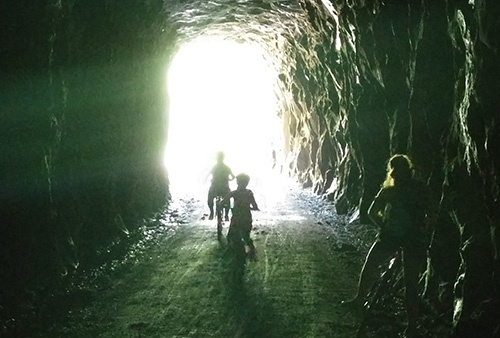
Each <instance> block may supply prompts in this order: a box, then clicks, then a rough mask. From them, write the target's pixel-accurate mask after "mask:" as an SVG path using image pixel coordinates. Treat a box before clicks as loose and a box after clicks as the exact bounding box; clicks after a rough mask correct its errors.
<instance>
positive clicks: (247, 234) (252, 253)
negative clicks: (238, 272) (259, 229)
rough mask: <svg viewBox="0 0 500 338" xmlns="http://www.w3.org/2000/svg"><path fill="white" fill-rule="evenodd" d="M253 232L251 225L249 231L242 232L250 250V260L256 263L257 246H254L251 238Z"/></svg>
mask: <svg viewBox="0 0 500 338" xmlns="http://www.w3.org/2000/svg"><path fill="white" fill-rule="evenodd" d="M251 230H252V226H251V225H250V227H248V228H247V229H245V230H243V231H242V235H243V241H244V242H245V244H246V245H247V246H248V248H249V252H248V256H249V257H250V259H251V260H252V261H256V260H257V256H256V253H255V245H254V244H253V240H252V238H251V237H250V233H251Z"/></svg>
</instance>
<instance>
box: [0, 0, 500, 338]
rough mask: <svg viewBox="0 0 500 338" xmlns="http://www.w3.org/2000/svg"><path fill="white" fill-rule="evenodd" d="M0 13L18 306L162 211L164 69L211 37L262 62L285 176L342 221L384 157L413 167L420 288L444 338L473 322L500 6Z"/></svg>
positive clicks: (484, 265) (487, 191)
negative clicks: (251, 51)
mask: <svg viewBox="0 0 500 338" xmlns="http://www.w3.org/2000/svg"><path fill="white" fill-rule="evenodd" d="M0 6H1V8H0V9H1V11H2V12H3V13H9V14H10V15H9V16H8V17H7V18H5V19H2V20H1V23H0V25H1V27H0V28H1V31H2V32H3V33H2V35H1V41H0V46H1V47H0V48H2V50H1V51H2V53H0V55H1V56H0V64H1V70H2V79H1V80H0V85H1V88H2V90H1V94H0V95H1V96H0V98H1V107H0V109H1V125H0V135H1V136H0V137H1V139H2V142H1V148H0V153H1V156H0V158H1V159H2V160H1V161H2V163H1V168H0V170H1V173H2V175H1V177H2V181H1V184H0V192H1V198H2V199H1V204H2V205H1V217H2V226H1V231H2V236H0V238H1V239H0V241H1V242H0V250H1V251H0V252H1V257H2V262H1V264H2V265H1V267H2V271H6V273H5V274H4V277H5V278H4V281H5V283H7V284H6V285H9V283H11V282H12V281H16V282H17V283H16V285H18V286H19V290H16V292H14V294H20V293H22V290H25V289H30V290H31V289H32V284H33V281H34V280H35V281H36V283H35V284H36V285H42V286H43V287H42V288H45V287H49V286H50V285H51V284H53V283H54V282H53V281H54V280H55V279H57V278H56V277H57V276H60V275H61V274H66V273H67V272H68V271H69V272H72V271H75V270H78V266H79V265H80V264H85V265H87V264H89V265H90V264H91V263H92V260H93V259H94V258H93V256H94V253H95V252H96V251H97V252H105V251H106V250H108V249H107V248H108V247H110V246H112V244H113V243H116V241H119V240H120V238H122V239H123V237H124V236H122V235H120V234H123V233H126V232H133V231H134V229H132V228H131V227H133V224H136V223H135V220H136V219H140V218H143V217H147V216H148V215H150V214H151V213H152V212H154V211H155V209H157V208H158V207H159V206H161V205H163V204H164V203H165V201H166V197H167V190H166V188H164V187H166V185H165V183H166V178H165V177H164V176H163V174H162V173H163V170H162V169H161V168H160V166H161V164H160V160H159V158H160V154H161V151H162V147H163V136H162V135H164V133H165V127H166V126H165V121H163V118H162V117H161V116H162V114H161V112H162V110H163V108H164V106H165V101H164V91H163V81H164V78H163V74H164V71H165V65H167V64H168V61H169V59H170V57H171V56H172V55H173V53H174V51H175V49H176V48H177V46H178V45H179V44H180V43H181V42H182V41H186V40H189V39H190V38H192V37H194V36H196V35H200V34H212V33H218V34H219V33H225V34H227V35H230V36H231V37H232V38H234V39H240V40H251V41H254V42H258V43H260V44H261V45H262V46H264V47H265V48H266V49H268V50H269V51H270V55H272V57H274V58H275V59H273V60H271V61H272V62H273V63H274V64H275V65H276V67H277V69H278V70H279V73H280V83H279V93H278V94H279V96H280V97H281V102H280V104H281V105H280V106H281V108H280V112H279V114H280V115H281V117H282V119H283V122H284V130H285V135H284V136H285V144H284V146H283V149H284V155H285V163H284V164H285V167H286V168H288V169H289V171H290V174H291V175H293V176H295V177H296V178H297V179H298V180H299V181H300V182H301V183H302V184H303V185H304V186H306V187H308V186H312V187H313V188H314V190H315V191H316V192H318V193H320V194H325V197H326V198H328V199H329V200H331V201H332V202H333V203H334V204H335V206H336V208H337V211H338V212H339V213H343V214H347V215H351V216H353V217H355V216H356V215H359V217H360V220H361V222H365V221H366V217H365V215H366V209H367V207H368V204H369V202H370V200H371V199H372V197H373V196H374V194H375V193H376V191H377V189H378V187H379V185H380V182H381V181H382V180H383V176H384V170H385V162H386V160H387V159H388V157H389V156H390V155H391V154H394V153H399V152H401V153H407V154H409V155H410V156H412V158H413V159H414V161H415V163H416V165H417V169H418V171H419V174H420V175H421V178H422V179H424V180H425V181H427V182H428V183H429V185H430V186H431V187H432V189H433V190H434V191H435V194H436V196H437V197H438V199H439V200H440V211H441V212H440V217H439V221H438V225H437V227H436V232H435V236H434V242H433V246H432V248H431V257H432V262H433V263H434V264H433V267H434V270H433V271H434V275H433V276H434V278H433V280H432V288H431V292H430V294H431V295H432V297H433V301H435V302H442V303H443V307H444V309H445V311H447V313H449V315H450V321H451V320H452V318H451V317H452V316H453V320H454V323H455V325H456V336H457V337H458V336H467V334H468V332H472V331H474V330H475V329H476V328H477V327H483V326H481V325H482V323H481V321H480V320H479V319H478V318H480V316H478V315H477V313H478V311H480V310H481V309H488V307H485V306H484V302H486V301H498V298H499V290H498V285H500V281H499V280H498V271H499V270H500V269H499V260H498V254H497V253H496V251H495V247H496V248H499V247H500V243H499V242H500V239H499V238H500V235H499V230H498V227H499V222H500V212H499V210H500V208H499V196H498V194H499V186H498V184H499V183H498V174H499V168H500V163H499V161H500V154H499V152H500V148H499V147H500V136H499V135H500V130H499V126H498V119H499V114H498V106H499V102H498V101H499V98H498V92H499V89H500V88H499V86H500V85H499V83H500V82H499V80H498V79H499V78H498V74H499V73H500V72H499V71H500V69H499V68H500V63H499V62H498V59H499V55H498V53H499V52H498V48H499V41H498V40H499V39H498V37H499V36H500V24H499V21H498V20H497V18H498V16H499V14H500V4H499V3H498V2H497V1H493V0H489V1H488V0H475V1H465V0H464V1H449V0H448V1H440V2H438V1H432V0H420V1H410V0H402V1H401V0H400V1H391V0H388V1H381V0H374V1H365V0H351V1H340V0H333V1H329V0H321V1H319V0H316V1H314V0H290V1H284V0H283V1H271V0H267V1H264V0H258V1H257V0H255V1H238V2H234V1H223V0H219V1H201V0H199V1H180V0H179V1H165V2H162V1H154V0H151V1H142V2H137V1H129V0H127V1H120V2H116V1H115V2H114V1H87V2H84V1H77V0H72V1H24V2H22V4H21V3H15V2H7V1H6V2H2V4H1V5H0ZM138 116H140V118H138ZM120 168H121V169H120ZM123 168H125V169H123ZM103 224H104V225H103ZM96 239H99V241H97V242H98V243H97V242H96ZM12 243H17V245H16V246H13V245H12ZM444 253H445V254H444ZM14 257H15V258H16V261H17V262H18V263H17V264H14V263H13V262H14V259H13V258H14ZM41 271H43V272H44V273H40V272H41ZM2 297H3V295H2ZM23 297H25V298H27V302H28V301H29V298H30V297H31V294H28V295H26V294H25V295H24V296H23ZM7 298H8V297H7ZM11 301H12V299H11ZM0 310H1V311H4V312H5V311H6V310H5V309H4V308H2V309H0ZM486 312H487V310H486ZM8 315H9V314H8V313H7V316H8ZM496 329H497V331H498V328H496ZM488 330H490V331H488V332H487V334H490V333H491V334H492V332H493V330H495V327H491V328H489V329H488ZM497 333H498V332H497Z"/></svg>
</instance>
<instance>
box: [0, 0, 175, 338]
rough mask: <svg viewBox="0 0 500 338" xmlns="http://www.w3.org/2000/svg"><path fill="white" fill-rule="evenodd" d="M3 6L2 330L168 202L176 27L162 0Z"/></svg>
mask: <svg viewBox="0 0 500 338" xmlns="http://www.w3.org/2000/svg"><path fill="white" fill-rule="evenodd" d="M0 7H1V9H0V12H1V13H2V20H0V31H1V32H2V33H1V37H0V38H1V41H0V49H1V52H0V55H1V56H0V67H1V74H2V76H1V79H0V86H1V92H0V101H1V107H0V109H1V112H0V114H1V122H0V138H1V144H0V154H1V155H0V159H1V165H0V172H1V175H0V177H1V178H0V180H1V182H0V196H1V201H0V215H1V216H0V217H1V223H0V224H1V225H0V227H1V228H0V231H1V235H0V257H1V262H0V264H1V266H0V269H1V271H2V277H1V286H0V289H1V290H2V291H1V292H0V299H1V300H0V303H1V304H2V305H1V306H0V318H1V319H2V324H1V325H0V335H2V333H1V332H2V331H3V330H4V329H5V328H6V327H8V326H9V325H11V324H12V325H14V324H15V322H13V320H12V318H14V319H17V320H18V321H19V320H20V315H19V313H16V312H15V309H18V308H19V307H24V308H35V307H38V306H46V305H43V304H44V301H45V300H44V299H41V298H40V297H39V295H41V294H45V295H47V294H50V293H52V292H53V291H54V290H56V289H57V287H60V286H61V285H64V287H67V286H68V285H69V284H68V283H69V282H70V280H71V279H72V278H73V277H74V276H75V275H81V274H88V273H89V271H90V269H91V268H95V267H97V266H99V265H101V264H103V263H104V262H108V261H109V260H111V259H114V258H116V257H117V254H118V253H119V252H118V251H117V250H118V247H120V248H121V247H123V246H124V245H123V244H124V243H129V242H131V241H132V240H133V239H134V238H137V234H138V233H139V228H140V226H141V224H142V222H141V220H143V219H145V218H148V217H152V216H153V215H154V214H155V213H156V212H158V211H159V210H161V209H162V208H164V206H165V204H166V201H167V196H168V190H167V184H166V177H165V176H166V175H165V173H164V169H163V163H162V154H163V149H164V146H165V139H166V122H165V121H166V117H165V105H166V102H165V101H166V100H165V95H164V94H165V83H164V79H165V71H166V65H167V64H168V56H169V52H168V48H169V44H168V43H166V42H163V43H160V41H161V40H162V39H164V38H165V39H167V40H168V39H170V40H173V37H172V36H169V37H167V34H164V35H162V34H161V30H162V25H164V18H163V17H162V13H163V11H162V3H161V2H160V3H159V2H156V3H155V2H151V3H145V2H137V1H122V2H120V4H119V6H118V5H116V4H112V3H111V2H109V1H24V2H17V1H3V2H2V3H1V4H0ZM6 13H8V15H6ZM139 13H140V15H139ZM158 32H160V33H158ZM27 305H29V306H27ZM33 311H37V310H33ZM9 323H10V324H9Z"/></svg>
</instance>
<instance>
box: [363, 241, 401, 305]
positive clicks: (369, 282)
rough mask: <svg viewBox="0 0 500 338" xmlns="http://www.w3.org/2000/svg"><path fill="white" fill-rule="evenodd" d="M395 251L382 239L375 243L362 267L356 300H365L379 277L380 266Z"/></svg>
mask: <svg viewBox="0 0 500 338" xmlns="http://www.w3.org/2000/svg"><path fill="white" fill-rule="evenodd" d="M394 252H395V251H394V250H391V248H390V247H389V246H388V245H386V243H383V242H381V241H375V243H373V245H372V247H371V248H370V251H369V252H368V255H367V256H366V259H365V263H364V264H363V268H362V269H361V273H360V277H359V283H358V292H357V294H356V297H355V298H354V300H355V301H357V302H359V303H361V304H362V303H363V302H364V301H365V299H366V297H367V296H368V293H369V292H370V289H371V288H372V286H373V283H374V282H375V280H376V279H377V277H378V274H379V266H380V265H381V264H382V263H384V262H385V261H387V259H389V258H390V257H391V256H392V255H393V254H394Z"/></svg>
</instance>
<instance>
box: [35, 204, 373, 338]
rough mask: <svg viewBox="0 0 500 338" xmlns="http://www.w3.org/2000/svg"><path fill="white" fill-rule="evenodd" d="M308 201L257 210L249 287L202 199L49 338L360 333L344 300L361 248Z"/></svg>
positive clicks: (354, 276)
mask: <svg viewBox="0 0 500 338" xmlns="http://www.w3.org/2000/svg"><path fill="white" fill-rule="evenodd" d="M301 198H304V197H300V196H299V195H294V194H290V196H289V197H288V198H287V200H286V201H283V202H282V203H280V205H278V206H277V207H276V208H273V209H274V210H270V211H262V212H256V213H254V225H255V228H254V232H253V238H254V241H255V245H256V247H257V257H258V261H257V262H249V263H248V265H247V267H246V271H245V276H244V282H243V287H241V285H236V284H234V283H233V282H232V280H231V279H230V278H228V276H229V275H230V271H229V270H228V269H229V267H228V264H227V259H226V255H225V250H226V248H225V245H224V243H222V244H221V243H219V242H218V241H217V236H216V229H215V224H213V223H214V221H208V220H202V218H203V214H202V213H203V205H202V204H200V203H197V204H196V205H195V206H194V208H193V210H192V211H191V212H190V215H189V217H190V218H191V220H192V221H188V222H186V223H185V224H182V225H180V226H178V227H177V228H176V230H175V231H170V232H166V233H167V234H168V235H164V236H163V238H161V240H160V241H159V242H158V244H157V245H154V246H152V247H150V248H149V249H147V251H146V252H145V254H144V255H143V256H142V258H141V259H140V260H139V261H138V262H137V263H136V264H135V265H134V266H133V267H131V268H130V269H128V270H127V272H126V273H125V274H123V275H122V276H120V277H119V278H116V279H114V280H112V281H111V283H109V286H108V287H107V288H106V289H102V290H98V291H95V292H94V293H93V294H92V295H91V297H92V299H93V300H92V302H90V305H89V306H86V307H84V308H81V309H75V310H74V311H73V312H72V313H71V314H70V315H69V316H68V318H67V320H66V321H65V322H63V323H60V324H58V325H56V326H55V327H53V328H52V329H51V330H50V332H48V333H47V334H46V335H44V337H47V338H48V337H74V338H78V337H86V338H87V337H106V338H111V337H113V338H114V337H116V338H125V337H172V338H173V337H354V336H355V335H356V330H357V325H358V322H357V320H356V318H355V317H354V316H353V315H352V314H350V313H349V312H346V311H345V309H342V308H341V307H340V305H339V303H340V301H341V300H342V299H345V298H346V297H349V296H351V295H352V294H353V292H354V291H355V285H356V282H357V275H358V272H359V268H360V266H361V260H362V258H363V255H364V252H363V249H361V250H358V251H356V250H355V248H354V246H353V245H350V244H349V243H347V242H346V241H345V238H344V239H342V238H340V237H339V229H341V228H339V227H341V226H344V225H342V224H328V223H332V222H331V219H330V221H328V220H325V219H324V218H321V217H320V218H318V213H319V210H318V209H316V210H314V209H315V207H314V205H313V207H311V205H309V206H308V205H306V206H304V204H305V203H303V202H304V199H302V200H301V201H300V199H301ZM225 231H227V228H225Z"/></svg>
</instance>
